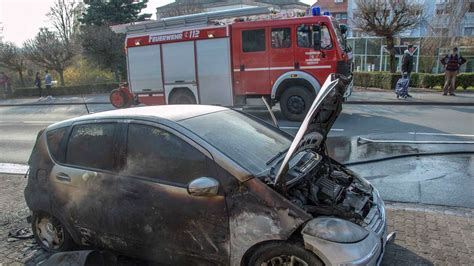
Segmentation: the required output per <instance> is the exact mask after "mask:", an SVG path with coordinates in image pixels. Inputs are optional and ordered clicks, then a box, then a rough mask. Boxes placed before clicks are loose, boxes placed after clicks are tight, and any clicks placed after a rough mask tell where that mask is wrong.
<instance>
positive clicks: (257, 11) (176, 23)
mask: <svg viewBox="0 0 474 266" xmlns="http://www.w3.org/2000/svg"><path fill="white" fill-rule="evenodd" d="M272 12H273V10H272V9H271V8H268V7H258V6H250V7H242V8H235V9H226V10H217V11H210V12H204V13H198V14H192V15H184V16H177V17H169V18H162V19H160V20H157V21H151V22H150V21H148V22H144V23H137V24H133V25H129V26H127V32H136V31H140V32H143V31H145V32H146V31H149V30H163V29H169V28H178V27H185V26H186V27H189V26H202V25H209V24H210V23H212V22H214V21H216V20H220V19H228V18H236V17H246V16H255V15H263V14H270V13H272Z"/></svg>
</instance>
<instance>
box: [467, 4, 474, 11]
mask: <svg viewBox="0 0 474 266" xmlns="http://www.w3.org/2000/svg"><path fill="white" fill-rule="evenodd" d="M467 12H469V13H474V2H471V3H469V10H468V11H467Z"/></svg>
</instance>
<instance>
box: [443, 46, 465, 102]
mask: <svg viewBox="0 0 474 266" xmlns="http://www.w3.org/2000/svg"><path fill="white" fill-rule="evenodd" d="M464 63H466V59H464V58H463V57H462V56H460V55H458V48H457V47H454V48H453V51H452V53H451V54H449V55H446V56H445V57H444V58H443V59H441V64H443V66H444V67H445V74H444V77H445V82H444V87H443V96H446V95H448V94H449V95H451V96H456V94H454V90H455V89H456V76H457V75H458V73H459V68H460V67H461V65H462V64H464Z"/></svg>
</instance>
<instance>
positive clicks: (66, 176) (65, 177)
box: [56, 173, 71, 182]
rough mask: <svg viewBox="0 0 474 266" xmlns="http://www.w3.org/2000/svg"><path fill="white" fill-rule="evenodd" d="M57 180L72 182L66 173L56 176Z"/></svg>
mask: <svg viewBox="0 0 474 266" xmlns="http://www.w3.org/2000/svg"><path fill="white" fill-rule="evenodd" d="M56 179H57V180H61V181H66V182H71V177H70V176H69V175H67V174H65V173H59V174H57V175H56Z"/></svg>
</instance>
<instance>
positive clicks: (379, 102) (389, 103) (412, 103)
mask: <svg viewBox="0 0 474 266" xmlns="http://www.w3.org/2000/svg"><path fill="white" fill-rule="evenodd" d="M344 104H353V105H356V104H359V105H444V106H446V105H447V106H474V102H471V103H469V102H407V101H347V102H344Z"/></svg>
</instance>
